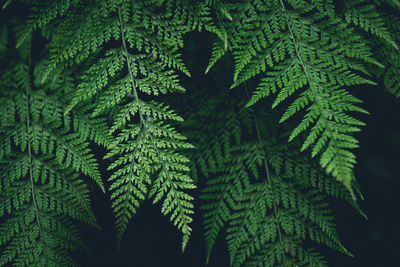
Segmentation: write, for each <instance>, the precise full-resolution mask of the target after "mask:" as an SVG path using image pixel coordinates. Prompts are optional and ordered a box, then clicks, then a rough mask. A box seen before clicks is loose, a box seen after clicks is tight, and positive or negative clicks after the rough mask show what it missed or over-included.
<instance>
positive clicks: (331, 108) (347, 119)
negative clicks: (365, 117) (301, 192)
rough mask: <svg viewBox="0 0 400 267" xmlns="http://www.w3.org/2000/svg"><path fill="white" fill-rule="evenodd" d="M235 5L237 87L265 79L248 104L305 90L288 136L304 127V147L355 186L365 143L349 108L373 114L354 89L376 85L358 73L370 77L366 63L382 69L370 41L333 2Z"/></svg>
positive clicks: (382, 33) (291, 110)
mask: <svg viewBox="0 0 400 267" xmlns="http://www.w3.org/2000/svg"><path fill="white" fill-rule="evenodd" d="M232 8H233V10H236V11H238V12H237V13H236V14H235V16H234V17H233V21H232V22H227V23H226V24H228V25H229V26H227V29H228V35H229V36H230V40H229V41H228V42H230V43H232V47H231V50H232V53H233V56H234V61H235V70H234V83H233V84H232V86H231V88H234V87H237V86H238V85H239V84H242V83H244V82H246V81H248V80H250V79H252V78H254V77H256V76H259V77H260V82H259V84H258V86H257V87H256V89H255V90H254V92H253V94H252V96H251V98H250V100H249V102H248V103H247V105H246V106H247V107H250V106H252V105H254V104H255V103H257V102H259V101H260V100H261V99H262V98H265V97H267V96H270V95H271V94H277V96H276V98H275V101H274V103H273V104H272V107H273V108H274V107H276V106H277V105H278V104H280V103H282V102H284V101H285V100H287V99H288V98H289V97H290V98H293V97H292V95H295V94H296V93H297V92H298V91H300V90H302V92H301V93H300V96H296V95H295V98H294V101H293V102H292V104H291V105H290V106H289V108H288V109H287V110H286V112H285V113H284V114H283V116H282V118H281V121H280V122H284V121H286V120H287V119H289V118H290V117H291V116H293V115H294V114H296V113H298V112H299V111H300V110H302V109H305V110H304V111H305V115H304V117H303V120H302V121H301V122H300V124H299V125H298V126H297V127H296V128H295V129H294V130H293V131H292V135H291V136H290V138H289V141H291V140H292V139H293V138H294V137H296V136H298V135H299V134H300V133H302V132H304V133H305V134H306V135H307V136H306V140H305V142H304V144H303V146H302V150H304V149H306V148H307V147H311V148H312V155H313V156H315V155H317V154H320V155H321V160H320V163H321V166H323V167H324V168H325V169H326V171H327V173H329V174H330V173H331V174H332V175H333V176H334V177H336V179H338V180H339V181H342V182H343V183H344V184H345V185H346V187H347V188H348V189H349V190H350V191H351V190H352V189H351V183H352V181H353V174H352V172H353V168H354V164H355V162H356V161H355V156H354V154H353V153H352V152H351V149H353V148H356V147H358V145H357V141H356V140H355V139H354V138H353V137H352V136H351V135H352V133H353V132H355V131H359V126H362V125H363V124H362V123H361V122H359V121H358V120H357V119H355V118H353V117H352V116H350V115H349V113H350V112H362V113H367V112H366V111H365V110H364V109H362V108H360V107H359V106H357V105H356V103H360V102H361V101H360V100H358V99H356V98H355V97H353V96H351V95H350V93H348V92H347V88H348V87H350V86H354V85H361V84H375V83H374V82H372V81H370V80H369V79H367V78H364V77H363V76H361V75H360V74H359V73H364V74H367V75H369V72H368V70H367V68H366V67H365V64H375V65H377V66H382V65H381V64H380V63H378V62H377V61H376V60H375V59H374V58H373V54H372V52H371V49H370V46H369V45H368V43H367V42H366V41H365V40H363V39H362V38H361V37H360V36H359V35H358V34H356V33H355V32H354V30H353V29H352V28H351V27H350V26H349V25H348V24H346V23H344V22H343V20H342V19H341V18H340V17H339V16H338V14H336V13H335V9H334V8H333V3H332V1H328V2H326V1H313V2H311V3H309V2H307V1H275V2H268V3H261V2H260V1H247V2H246V3H243V4H237V5H236V6H233V7H232ZM368 10H369V9H368ZM371 12H373V11H371ZM232 14H233V12H232ZM369 17H370V18H371V19H373V18H376V21H375V22H374V23H373V24H374V25H376V26H374V30H373V31H374V32H375V33H377V34H378V32H379V35H380V36H382V37H384V36H386V37H388V38H389V36H388V34H386V33H387V32H386V30H384V29H383V28H382V29H381V26H382V25H381V18H380V17H379V18H377V17H376V16H375V15H373V14H372V13H371V14H370V15H369ZM371 23H372V22H371ZM370 25H372V24H370ZM368 27H372V26H368ZM382 27H383V26H382ZM378 28H379V29H380V30H378ZM238 29H240V30H238ZM355 47H357V49H354V48H355Z"/></svg>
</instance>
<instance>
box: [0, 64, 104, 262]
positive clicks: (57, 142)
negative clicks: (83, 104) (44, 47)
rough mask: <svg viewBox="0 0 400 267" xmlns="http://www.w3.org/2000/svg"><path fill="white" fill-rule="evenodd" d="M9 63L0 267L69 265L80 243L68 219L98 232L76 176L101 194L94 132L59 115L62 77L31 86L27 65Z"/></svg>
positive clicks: (4, 91) (3, 114)
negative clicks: (93, 150) (91, 139)
mask: <svg viewBox="0 0 400 267" xmlns="http://www.w3.org/2000/svg"><path fill="white" fill-rule="evenodd" d="M10 65H11V66H12V67H11V68H9V69H8V70H7V71H5V72H3V73H2V76H1V85H0V86H1V89H0V103H1V104H0V109H1V110H0V123H1V124H0V126H1V127H0V133H1V139H0V140H1V141H0V144H1V150H0V170H1V171H0V216H1V217H3V216H5V217H4V218H5V220H4V221H3V222H2V224H1V226H0V245H4V251H3V252H2V253H1V256H0V265H1V266H3V265H4V264H6V263H7V262H10V261H12V262H13V263H14V265H18V266H70V265H74V264H73V261H72V260H71V258H70V256H69V255H68V254H67V251H68V250H75V249H78V248H84V245H83V243H82V240H81V238H80V236H79V233H78V231H77V229H76V228H75V226H74V224H73V223H72V221H71V219H76V220H81V221H83V222H86V223H88V224H91V225H93V226H96V227H98V226H97V224H96V219H95V218H94V215H93V213H92V211H91V208H90V199H89V194H88V193H89V192H88V190H87V189H85V183H84V181H83V180H82V178H81V177H80V175H79V174H81V175H82V174H85V175H87V176H90V177H91V178H92V179H93V180H94V181H95V182H96V183H97V184H98V185H99V186H100V188H102V189H103V190H104V187H103V184H102V181H101V178H100V172H99V170H98V165H97V162H95V159H94V157H93V154H92V153H90V150H89V148H88V145H89V143H88V141H87V140H88V138H87V137H88V136H87V135H88V133H91V135H92V136H93V137H94V136H97V135H98V133H97V129H96V128H94V127H93V128H92V126H91V125H88V126H87V127H86V128H80V129H76V128H77V127H76V126H75V125H80V124H82V123H84V121H82V116H79V115H78V114H76V116H72V115H75V114H71V115H67V116H63V106H65V104H66V102H67V99H65V95H64V94H62V90H63V89H65V90H67V89H66V88H68V81H67V78H66V79H64V80H59V81H58V83H57V84H56V83H54V84H51V85H49V84H44V85H43V86H41V87H40V88H35V87H34V85H33V84H32V83H31V81H32V79H31V75H30V73H31V72H30V68H31V66H30V65H27V64H25V63H23V62H22V61H21V60H15V61H13V62H11V63H10ZM66 77H67V76H66ZM74 126H75V127H74ZM74 128H75V129H74ZM83 130H86V131H85V132H82V131H83ZM99 131H101V130H99Z"/></svg>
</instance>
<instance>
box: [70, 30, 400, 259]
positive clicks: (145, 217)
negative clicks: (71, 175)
mask: <svg viewBox="0 0 400 267" xmlns="http://www.w3.org/2000/svg"><path fill="white" fill-rule="evenodd" d="M207 42H209V40H208V38H207V36H205V35H204V34H191V35H189V36H187V38H186V42H185V49H186V50H185V51H184V56H183V58H184V61H185V62H186V63H187V65H188V67H189V70H190V71H191V73H192V78H191V80H190V83H191V84H192V85H193V84H194V85H193V86H192V87H194V88H196V87H197V88H198V89H201V86H202V85H203V84H204V80H206V79H208V78H209V77H207V76H206V75H204V74H203V73H204V70H205V67H206V64H207V60H208V58H209V55H210V51H211V49H210V46H209V43H207ZM185 82H188V80H187V79H186V80H185V79H183V83H184V84H185ZM352 93H353V94H354V95H355V96H357V97H358V98H360V99H362V100H363V101H364V103H363V104H362V105H361V106H362V107H363V108H365V109H366V110H368V111H369V112H370V113H371V114H370V115H369V116H366V115H365V116H364V115H362V116H358V117H359V118H360V119H361V120H362V121H364V122H365V123H366V124H367V125H366V126H365V127H363V128H362V131H361V132H360V133H358V134H357V135H356V138H357V139H358V140H359V141H360V148H359V149H357V150H355V153H356V155H357V162H358V163H357V165H356V169H355V176H356V179H357V180H358V181H359V183H360V185H361V188H362V192H363V194H364V196H365V200H364V201H362V200H359V203H360V205H361V207H362V209H363V210H364V211H365V212H366V214H367V216H368V217H369V219H368V220H365V219H364V218H363V217H361V216H360V215H359V214H358V213H357V211H355V210H354V209H353V208H352V207H351V206H350V205H348V204H346V203H345V202H344V201H342V200H335V201H333V202H332V206H331V207H332V210H333V212H334V216H335V217H336V219H335V221H336V225H337V231H338V233H339V236H340V238H341V240H342V242H343V244H344V246H345V247H346V248H347V249H348V250H349V251H350V252H351V253H353V254H354V255H355V257H354V258H351V257H349V256H346V255H343V254H340V253H338V252H336V251H333V250H331V249H329V248H327V247H323V246H318V245H317V244H316V245H315V247H316V248H317V249H318V250H319V251H320V252H321V253H322V254H323V255H325V256H326V257H327V260H328V263H329V266H334V267H335V266H363V267H395V266H400V263H399V260H398V256H397V253H398V252H399V251H400V228H399V218H400V217H399V216H398V212H399V208H398V204H399V203H400V201H399V198H400V197H399V193H398V192H399V189H400V158H399V157H398V155H399V152H400V126H399V125H400V123H399V122H400V120H399V117H398V116H399V114H400V105H399V100H398V99H396V98H395V97H394V96H392V95H390V94H389V93H388V92H387V91H386V90H385V89H384V88H383V87H382V86H359V87H357V88H353V89H352ZM268 108H269V107H268ZM103 153H104V151H100V150H99V151H97V156H98V158H99V159H101V157H102V155H103ZM305 153H309V152H305ZM105 165H106V164H103V165H101V166H100V167H101V168H102V174H103V179H104V180H106V179H107V177H108V176H109V173H108V172H107V171H106V166H105ZM199 183H200V184H201V183H202V181H199ZM199 188H201V186H199ZM191 193H192V195H193V196H195V197H196V200H197V199H198V195H199V189H196V190H194V191H192V192H191ZM91 194H92V206H93V209H94V212H95V215H96V217H97V219H98V223H99V225H100V226H101V227H102V230H101V231H99V230H96V229H94V228H91V227H88V226H85V225H82V226H81V227H80V229H81V232H82V236H83V237H84V240H85V243H86V244H87V245H88V247H89V248H90V250H91V251H92V254H83V253H76V254H75V258H76V260H77V262H78V263H80V264H81V265H82V266H135V267H142V266H144V267H147V266H149V267H152V266H193V267H197V266H205V242H204V239H203V227H202V222H203V220H202V218H201V215H202V214H201V211H200V209H199V203H198V202H196V201H195V205H196V210H195V212H196V213H195V216H194V222H193V223H192V224H191V225H192V228H193V233H192V235H191V238H190V241H189V243H188V246H187V248H186V251H185V253H184V254H182V253H181V233H180V232H179V231H178V230H177V229H176V228H175V227H174V226H173V225H172V223H171V222H169V217H168V216H163V215H161V207H160V206H159V205H155V206H154V205H152V204H151V201H147V202H144V203H143V204H142V206H141V207H140V208H139V210H138V212H137V214H136V215H134V217H133V219H132V220H131V222H130V224H129V226H128V229H127V231H126V232H125V235H124V238H123V240H122V243H121V250H120V251H119V252H117V250H116V240H115V232H114V225H113V220H114V215H113V213H112V210H111V203H110V200H109V195H108V194H106V195H103V194H102V193H101V192H100V191H99V190H98V189H94V190H92V193H91ZM208 266H209V267H225V266H226V267H228V266H229V256H228V252H227V246H226V244H225V240H224V234H223V232H222V233H221V235H220V237H219V238H218V239H217V242H216V245H215V247H214V250H213V252H212V255H211V259H210V262H209V264H208Z"/></svg>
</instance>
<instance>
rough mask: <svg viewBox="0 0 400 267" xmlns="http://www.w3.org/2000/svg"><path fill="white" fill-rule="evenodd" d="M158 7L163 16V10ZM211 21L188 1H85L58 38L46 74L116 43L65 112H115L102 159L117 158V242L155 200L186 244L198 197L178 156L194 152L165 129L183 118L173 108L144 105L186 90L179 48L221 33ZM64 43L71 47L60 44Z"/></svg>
mask: <svg viewBox="0 0 400 267" xmlns="http://www.w3.org/2000/svg"><path fill="white" fill-rule="evenodd" d="M161 6H162V7H163V8H165V10H164V11H163V12H160V11H159V9H160V7H161ZM74 12H76V13H74ZM82 12H84V13H87V14H88V15H87V17H88V18H87V20H86V19H85V21H84V23H82V24H80V25H77V24H76V19H77V17H78V16H81V14H82ZM207 16H208V11H207V8H206V7H205V6H204V5H202V4H196V5H194V6H189V5H187V3H186V2H185V1H182V2H180V1H178V2H176V1H166V3H162V1H161V2H160V1H159V2H154V3H150V2H149V3H146V2H141V1H138V2H131V1H120V3H118V1H105V2H104V3H97V2H93V3H90V4H89V3H86V2H82V3H80V4H79V5H78V6H77V7H76V9H75V10H72V12H71V14H67V19H65V20H64V21H63V22H62V24H61V26H60V27H59V29H58V32H56V34H55V37H54V42H53V45H52V48H51V49H52V51H57V53H54V56H53V58H52V61H51V62H52V63H51V64H50V68H49V69H48V70H47V73H52V72H53V71H54V70H55V68H56V66H57V65H58V64H59V63H61V64H65V65H68V64H72V63H71V61H72V62H73V61H75V62H76V63H80V62H81V61H83V60H84V59H86V58H88V57H90V56H91V55H92V54H96V53H99V51H97V50H98V49H99V48H101V47H102V46H103V47H104V45H106V44H107V42H111V41H112V42H114V45H113V47H106V48H104V49H103V52H104V56H102V57H101V58H100V59H99V60H96V61H93V62H92V64H91V65H90V66H89V67H88V69H87V71H85V73H84V74H83V75H82V78H81V82H80V83H79V84H78V86H77V90H76V92H75V94H74V97H73V100H72V102H71V103H70V105H69V106H68V107H67V108H66V110H65V112H66V113H68V112H70V111H71V110H73V109H74V107H75V106H76V105H79V104H80V103H85V102H88V101H90V100H91V99H96V104H95V107H94V109H93V113H92V116H93V117H95V116H102V115H104V114H106V113H109V112H110V111H111V112H112V113H113V116H112V118H111V120H112V126H111V128H110V130H109V135H112V136H113V141H112V142H111V143H110V146H109V148H110V151H109V153H108V154H107V155H106V156H105V159H108V158H112V163H111V165H110V166H109V167H108V169H109V170H113V174H112V175H111V177H110V178H109V181H110V182H111V187H110V190H111V191H112V194H111V199H112V202H113V204H112V207H113V210H114V212H115V215H116V229H117V240H118V244H119V242H120V240H121V239H122V236H123V233H124V231H125V229H126V227H127V225H128V222H129V220H130V219H131V218H132V216H133V215H134V214H135V213H136V210H137V208H138V207H139V205H140V203H141V201H143V200H144V199H146V198H147V197H149V198H150V197H154V201H153V203H157V202H159V201H160V200H162V199H163V204H162V208H161V212H162V214H164V215H166V214H170V216H171V217H170V218H171V221H173V223H174V225H175V226H177V228H178V229H180V230H181V231H182V233H183V242H182V250H184V248H185V246H186V244H187V242H188V239H189V235H190V233H191V228H190V227H189V224H190V222H191V221H192V218H191V215H192V214H193V208H194V207H193V204H192V201H193V197H191V196H190V195H189V194H188V193H186V192H185V191H186V190H187V189H194V188H195V185H194V183H193V181H192V179H191V178H190V176H188V174H187V173H188V172H189V167H188V166H187V165H188V162H189V160H188V159H187V158H186V157H185V156H184V155H183V154H182V152H181V151H183V150H187V149H191V148H193V146H192V145H190V144H189V143H187V142H186V141H185V139H186V138H185V137H184V136H183V135H181V134H179V133H178V132H177V131H176V130H175V129H174V128H173V127H172V126H171V125H169V123H168V121H171V120H172V121H181V120H182V118H181V117H180V116H178V115H177V114H175V112H173V111H172V110H171V109H170V108H169V107H168V106H166V105H163V104H161V103H158V102H156V101H154V100H147V99H148V96H157V95H159V94H168V93H170V92H184V91H185V89H184V88H183V87H182V86H181V85H180V84H179V81H178V75H177V74H175V71H180V72H182V73H183V74H186V75H187V76H190V74H189V71H188V70H187V68H186V67H185V65H184V64H183V62H182V60H181V59H180V54H179V53H178V52H177V50H178V49H179V48H181V47H182V45H183V42H182V36H183V34H184V33H186V32H188V31H189V30H192V29H201V28H202V27H205V28H209V30H210V31H213V32H216V31H217V30H218V29H216V28H215V26H213V25H212V24H211V23H209V22H208V20H209V18H208V17H207ZM93 29H96V30H95V31H94V30H93ZM65 39H69V40H70V42H69V43H65V42H61V40H65ZM82 42H83V45H82ZM85 42H87V43H85ZM60 51H61V53H60Z"/></svg>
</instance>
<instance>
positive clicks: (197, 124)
mask: <svg viewBox="0 0 400 267" xmlns="http://www.w3.org/2000/svg"><path fill="white" fill-rule="evenodd" d="M2 8H3V9H6V11H7V9H9V10H15V9H18V10H22V11H23V12H21V14H13V13H12V12H10V13H7V14H5V13H3V14H1V16H2V17H1V21H2V22H3V21H4V22H5V23H4V24H3V25H1V27H0V62H1V66H0V70H1V75H0V76H1V80H0V136H1V137H0V218H1V220H0V249H1V250H2V251H1V253H0V266H3V265H6V264H9V263H10V264H14V265H16V266H70V265H76V263H75V262H74V261H73V259H72V258H71V256H70V255H69V253H68V252H69V251H72V250H75V249H82V248H83V249H84V248H85V245H84V244H83V241H82V240H81V238H80V236H79V234H78V231H77V229H76V227H75V225H74V224H73V222H74V220H80V221H83V222H85V223H88V224H90V225H92V226H95V227H99V226H98V225H97V224H96V219H95V217H94V215H93V212H92V211H91V208H90V199H89V194H88V191H87V190H86V189H85V179H93V181H94V182H95V183H96V184H97V185H98V186H99V188H100V189H101V190H102V191H103V192H105V191H106V188H107V187H108V189H109V191H110V197H111V202H112V204H111V206H112V210H113V212H114V214H115V217H116V219H115V227H116V232H117V244H118V245H119V243H120V241H121V240H122V238H123V235H124V232H125V230H126V228H127V227H128V224H129V222H130V221H131V219H132V218H133V216H134V215H135V213H136V211H137V209H138V208H139V207H140V206H141V203H142V202H143V201H145V200H146V199H152V201H153V204H157V203H159V205H160V207H161V213H162V214H163V215H168V216H169V218H170V221H172V222H173V224H174V226H176V228H177V229H178V230H180V231H181V232H182V234H183V241H182V251H183V250H184V249H185V247H186V245H187V243H188V241H189V237H190V234H191V231H192V229H191V226H190V224H191V222H192V217H193V213H194V205H193V202H194V197H193V196H192V195H191V194H189V192H190V191H192V189H195V188H196V187H199V188H200V191H201V194H200V197H199V198H200V200H201V201H202V205H201V209H202V212H203V219H204V221H203V224H204V230H205V232H204V234H205V244H206V250H207V259H206V262H208V261H209V260H210V259H211V252H212V249H213V246H214V245H215V242H216V240H217V237H218V236H219V234H220V233H221V232H224V234H225V237H226V242H227V245H228V252H229V256H230V264H231V266H327V262H326V260H325V259H324V257H323V256H322V255H321V254H320V253H319V252H318V251H317V250H316V249H315V247H314V246H313V245H312V244H319V245H324V246H327V247H330V248H332V249H335V250H337V251H340V252H342V253H344V254H347V255H351V253H350V252H349V251H347V250H346V249H345V247H344V246H343V245H342V243H341V242H340V238H339V237H338V234H337V232H336V229H335V225H334V220H333V219H334V218H333V216H332V212H331V210H330V208H329V205H330V202H331V201H332V199H344V200H345V201H346V202H347V203H349V204H350V205H352V206H353V207H354V208H355V209H356V210H357V211H358V212H359V213H360V214H361V215H362V216H364V217H366V216H365V214H364V213H363V211H362V210H361V209H360V208H359V206H358V204H357V202H356V194H355V193H354V191H355V192H356V193H357V194H358V195H360V196H361V198H362V195H361V192H360V188H359V186H358V184H357V182H356V181H355V178H354V166H355V164H356V158H355V154H354V153H353V150H354V149H355V148H357V147H358V141H357V139H356V138H355V137H354V133H356V132H358V131H360V127H361V126H363V125H364V123H363V122H361V121H360V119H359V118H358V117H357V115H360V113H364V114H368V112H367V111H366V110H364V109H363V108H362V107H361V106H360V105H361V103H362V100H360V99H358V98H356V97H355V96H353V95H352V94H351V92H350V90H351V89H353V88H354V87H358V86H360V85H365V84H376V83H375V82H374V81H372V80H373V79H374V78H380V79H381V80H382V82H383V85H384V86H385V87H386V88H388V90H389V91H390V93H392V94H393V95H395V96H397V97H399V96H400V78H399V77H400V71H399V70H400V63H399V62H400V56H399V48H398V44H399V42H400V27H399V25H400V23H399V19H398V17H399V16H398V14H399V13H398V12H399V11H400V4H399V2H398V1H397V0H375V1H366V0H357V1H333V0H328V1H327V0H312V1H305V0H296V1H295V0H246V1H225V0H206V1H186V0H146V1H128V0H104V1H98V0H89V1H86V0H85V1H83V0H63V1H50V0H49V1H30V0H19V1H6V2H5V3H4V4H3V6H2ZM203 30H205V31H206V32H207V34H208V36H210V40H211V39H212V40H213V43H212V44H211V45H212V48H211V51H210V54H211V57H210V59H209V61H208V64H207V66H206V67H205V68H204V69H203V68H201V70H200V71H201V72H205V73H206V74H207V75H206V76H205V77H202V79H203V80H204V82H202V84H196V83H194V82H193V81H195V78H191V72H192V74H193V73H195V71H194V72H193V71H192V70H196V68H200V67H199V65H198V64H197V62H196V61H195V60H194V61H193V62H194V63H192V64H189V63H187V65H186V64H185V61H186V60H184V59H183V56H182V54H183V53H184V52H185V48H187V47H186V46H185V45H186V44H189V45H192V46H193V47H194V49H196V51H197V49H198V48H199V46H200V45H199V44H197V43H195V42H193V41H190V38H188V39H185V38H186V36H188V35H187V34H189V33H191V32H194V31H203ZM184 40H185V42H184ZM190 42H191V43H190ZM373 51H376V52H373ZM186 52H187V50H186ZM189 70H190V72H189ZM374 75H375V77H374ZM191 79H193V80H191ZM181 80H184V81H183V82H182V81H181ZM187 81H188V82H187ZM378 82H379V81H378ZM229 88H231V89H232V88H234V90H228V89H229ZM186 89H188V90H187V91H186ZM178 93H179V95H178V96H177V94H178ZM182 93H184V94H182ZM272 94H274V97H273V98H272ZM266 106H271V107H272V109H273V110H270V109H268V110H267V109H266V108H265V107H266ZM92 147H96V148H100V149H104V151H106V155H105V156H104V158H103V159H101V161H100V162H101V163H102V164H108V166H107V169H108V170H109V171H111V175H110V176H109V177H103V178H105V179H106V181H107V182H108V183H105V186H104V185H103V180H102V177H101V176H100V171H99V168H98V164H99V163H98V162H97V160H96V158H95V154H94V152H93V151H92V150H91V148H92ZM308 148H309V149H310V150H311V157H309V156H308V155H307V154H305V153H302V151H304V150H306V149H308ZM317 155H319V156H320V159H319V162H317V161H316V160H315V159H313V158H314V157H315V156H317ZM310 241H311V242H310Z"/></svg>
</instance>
